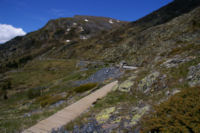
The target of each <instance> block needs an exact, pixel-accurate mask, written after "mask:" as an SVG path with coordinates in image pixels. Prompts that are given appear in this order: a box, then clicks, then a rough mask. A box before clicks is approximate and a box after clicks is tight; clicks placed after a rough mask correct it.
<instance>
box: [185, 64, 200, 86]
mask: <svg viewBox="0 0 200 133" xmlns="http://www.w3.org/2000/svg"><path fill="white" fill-rule="evenodd" d="M187 79H188V81H189V85H190V86H191V87H193V86H198V85H200V64H198V65H196V66H191V67H190V68H189V73H188V77H187Z"/></svg>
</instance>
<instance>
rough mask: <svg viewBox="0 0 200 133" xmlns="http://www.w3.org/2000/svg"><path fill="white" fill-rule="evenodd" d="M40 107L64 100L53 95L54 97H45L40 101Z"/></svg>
mask: <svg viewBox="0 0 200 133" xmlns="http://www.w3.org/2000/svg"><path fill="white" fill-rule="evenodd" d="M40 100H41V101H40V106H41V107H45V106H48V105H52V104H54V103H57V102H59V101H61V100H64V98H63V97H62V96H60V95H55V96H46V97H43V98H41V99H40Z"/></svg>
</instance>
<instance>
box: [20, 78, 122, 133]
mask: <svg viewBox="0 0 200 133" xmlns="http://www.w3.org/2000/svg"><path fill="white" fill-rule="evenodd" d="M117 83H118V81H114V82H112V83H110V84H108V85H106V86H104V87H102V88H100V89H98V90H97V91H95V92H93V93H92V94H90V95H88V96H86V97H84V98H82V99H80V100H79V101H77V102H76V103H74V104H72V105H70V106H68V107H66V108H64V109H63V110H61V111H59V112H57V113H55V114H54V115H52V116H50V117H49V118H47V119H45V120H42V121H40V122H39V123H37V124H36V125H34V126H32V127H31V128H29V129H27V130H25V131H24V132H23V133H49V132H51V131H52V130H53V129H58V128H60V127H62V126H64V125H66V124H68V123H69V122H71V121H72V120H74V119H75V118H77V117H78V116H80V115H81V114H82V113H83V112H85V111H86V110H87V109H88V108H89V107H90V106H91V105H92V104H93V103H94V102H95V101H96V100H97V99H100V98H103V97H104V96H106V95H107V93H109V92H110V91H112V88H113V86H115V85H116V84H117Z"/></svg>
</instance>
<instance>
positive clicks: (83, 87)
mask: <svg viewBox="0 0 200 133" xmlns="http://www.w3.org/2000/svg"><path fill="white" fill-rule="evenodd" d="M96 86H97V83H88V84H83V85H81V86H79V87H76V88H74V89H73V91H75V92H76V93H83V92H86V91H88V90H91V89H93V88H94V87H96Z"/></svg>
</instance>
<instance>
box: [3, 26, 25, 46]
mask: <svg viewBox="0 0 200 133" xmlns="http://www.w3.org/2000/svg"><path fill="white" fill-rule="evenodd" d="M24 35H26V32H25V31H23V29H22V28H15V27H13V26H12V25H8V24H0V43H5V42H7V41H9V40H11V39H13V38H14V37H16V36H24Z"/></svg>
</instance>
